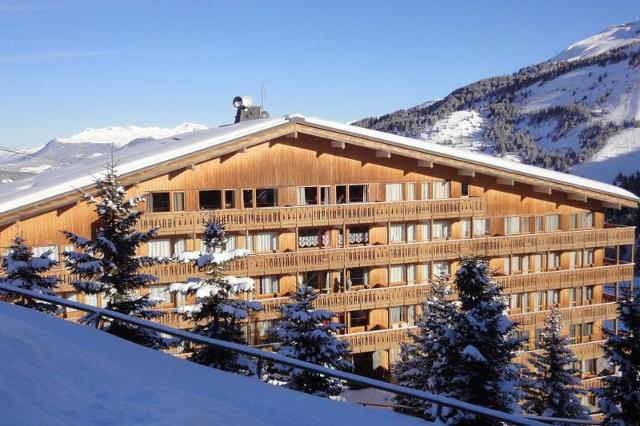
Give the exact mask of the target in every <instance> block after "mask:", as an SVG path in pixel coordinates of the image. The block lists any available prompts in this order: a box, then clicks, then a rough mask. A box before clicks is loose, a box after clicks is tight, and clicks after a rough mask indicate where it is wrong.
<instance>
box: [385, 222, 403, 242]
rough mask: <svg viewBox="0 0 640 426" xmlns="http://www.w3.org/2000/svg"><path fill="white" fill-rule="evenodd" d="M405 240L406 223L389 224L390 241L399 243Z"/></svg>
mask: <svg viewBox="0 0 640 426" xmlns="http://www.w3.org/2000/svg"><path fill="white" fill-rule="evenodd" d="M402 241H404V225H403V224H401V223H396V224H392V225H389V242H390V243H399V242H402Z"/></svg>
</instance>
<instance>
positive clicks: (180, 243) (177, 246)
mask: <svg viewBox="0 0 640 426" xmlns="http://www.w3.org/2000/svg"><path fill="white" fill-rule="evenodd" d="M184 244H185V241H184V238H178V239H177V240H175V241H174V242H173V254H178V253H182V252H183V251H185V245H184Z"/></svg>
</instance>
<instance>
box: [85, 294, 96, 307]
mask: <svg viewBox="0 0 640 426" xmlns="http://www.w3.org/2000/svg"><path fill="white" fill-rule="evenodd" d="M84 303H86V304H87V305H91V306H96V307H97V306H98V295H97V294H89V293H85V295H84Z"/></svg>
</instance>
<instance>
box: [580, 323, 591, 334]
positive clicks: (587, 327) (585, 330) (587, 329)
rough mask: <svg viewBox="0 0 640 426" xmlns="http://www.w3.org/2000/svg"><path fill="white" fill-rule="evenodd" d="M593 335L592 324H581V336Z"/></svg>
mask: <svg viewBox="0 0 640 426" xmlns="http://www.w3.org/2000/svg"><path fill="white" fill-rule="evenodd" d="M592 335H593V323H592V322H585V323H584V324H582V336H592Z"/></svg>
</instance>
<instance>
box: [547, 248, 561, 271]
mask: <svg viewBox="0 0 640 426" xmlns="http://www.w3.org/2000/svg"><path fill="white" fill-rule="evenodd" d="M558 268H560V253H558V252H551V253H549V261H548V263H547V269H548V270H553V269H558Z"/></svg>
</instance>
